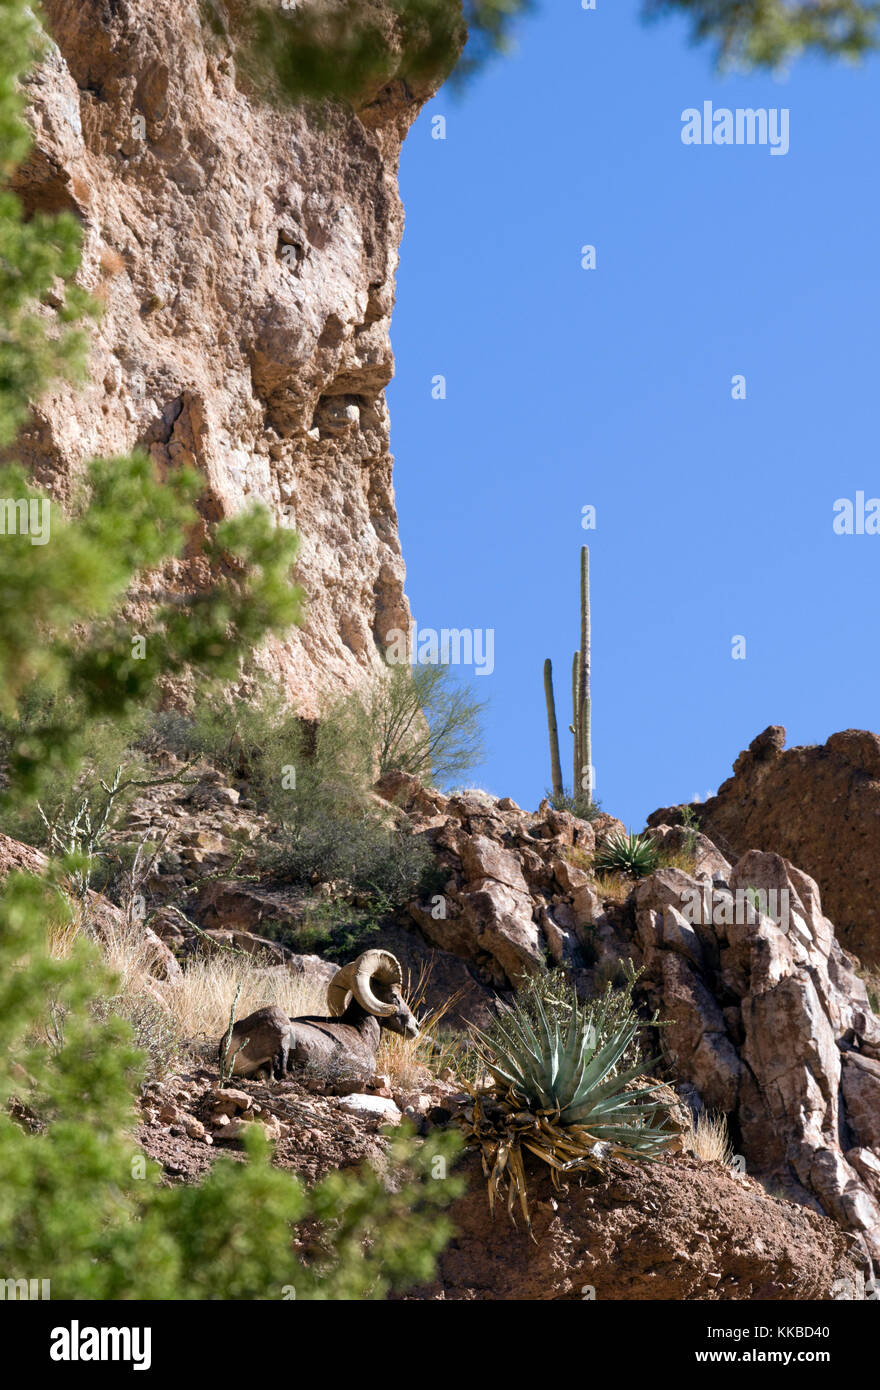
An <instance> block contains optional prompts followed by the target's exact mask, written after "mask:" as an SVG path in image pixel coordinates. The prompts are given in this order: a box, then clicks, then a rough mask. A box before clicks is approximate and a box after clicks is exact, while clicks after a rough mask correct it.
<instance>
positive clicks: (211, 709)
mask: <svg viewBox="0 0 880 1390" xmlns="http://www.w3.org/2000/svg"><path fill="white" fill-rule="evenodd" d="M377 703H379V702H378V700H377ZM154 731H155V734H156V737H157V738H158V740H159V741H160V742H161V743H162V744H163V745H164V746H170V747H172V749H173V750H174V751H175V752H177V753H178V754H180V755H182V756H186V757H197V756H203V757H205V758H207V759H208V760H209V761H210V762H212V763H213V764H214V765H215V766H217V767H220V768H223V769H224V770H225V771H227V772H228V773H230V775H233V776H236V777H240V778H243V779H245V780H246V782H247V786H248V790H249V792H250V794H251V796H253V797H254V799H255V800H256V801H257V804H258V805H259V807H260V809H261V810H262V811H264V812H265V813H266V814H267V815H268V816H269V817H270V818H271V819H272V820H273V821H274V823H275V826H276V832H275V834H274V835H273V836H272V838H270V839H267V840H264V841H262V842H261V843H260V844H259V845H258V846H256V847H255V863H256V865H257V867H259V868H260V869H261V870H263V871H264V872H266V873H269V874H272V875H274V876H276V877H278V878H279V879H284V880H286V881H288V882H292V883H298V884H303V885H307V884H311V883H313V882H316V881H321V882H327V881H332V880H342V881H343V882H345V883H346V884H349V885H351V886H352V887H354V888H356V889H360V890H363V892H364V893H366V894H367V895H369V897H370V898H371V899H372V901H373V910H372V911H371V913H370V914H368V916H369V917H370V918H372V919H373V920H375V913H376V911H377V910H379V911H381V910H385V909H387V908H390V907H391V906H393V905H394V904H396V903H398V902H401V901H403V900H405V899H406V898H407V897H409V896H411V895H412V894H413V893H414V892H415V891H416V890H417V888H418V885H419V883H420V880H421V878H422V875H423V874H424V872H425V871H426V869H427V867H428V865H429V863H430V861H431V853H430V850H429V848H428V846H427V845H426V844H425V843H424V841H422V840H420V839H419V838H418V837H417V836H413V835H412V834H410V833H409V832H408V831H401V830H398V829H397V827H396V825H395V823H394V820H393V817H392V815H391V813H390V812H388V811H386V810H385V809H384V808H383V807H382V806H381V805H380V804H379V803H377V801H376V799H375V798H374V797H373V796H372V795H371V792H370V787H371V783H372V780H373V770H374V747H375V744H374V739H375V728H374V725H373V724H372V723H371V721H370V718H369V716H368V714H367V712H366V710H365V707H364V705H363V704H362V703H361V701H360V699H359V697H357V696H348V697H346V698H344V699H341V700H338V701H336V702H334V703H333V704H332V705H331V706H329V707H328V709H327V710H326V712H325V714H324V715H323V716H322V718H321V720H320V723H319V724H317V725H313V724H309V723H306V722H304V721H303V720H301V719H299V718H298V717H297V716H296V715H295V714H294V713H292V712H291V710H290V709H289V707H286V706H285V705H284V703H283V701H282V700H281V699H280V697H279V696H278V695H277V693H276V692H275V691H274V690H273V689H272V688H271V687H270V685H269V684H268V682H267V681H266V680H264V679H261V678H258V679H257V680H256V681H255V682H254V683H253V687H252V689H251V692H250V694H249V696H248V698H246V699H242V698H240V697H239V698H236V696H235V694H234V693H233V692H232V691H231V690H213V691H208V692H202V695H201V697H200V698H199V699H198V700H197V701H196V703H195V704H194V706H193V710H192V713H191V714H190V715H187V716H181V715H177V714H172V715H160V716H159V717H158V719H157V720H156V721H155V723H154ZM356 915H357V914H355V916H356ZM319 916H320V914H318V917H319ZM312 925H313V927H314V931H313V933H312V934H313V936H314V941H315V942H316V943H318V942H322V943H326V945H327V946H328V947H333V949H334V951H335V952H336V953H337V954H338V953H339V952H340V951H343V950H344V944H345V942H346V941H347V940H359V939H360V938H361V936H362V935H365V934H366V933H367V932H368V930H369V923H368V922H366V921H359V920H358V921H355V920H352V921H350V922H348V923H346V924H338V923H337V922H336V921H335V920H334V922H333V923H332V924H326V923H324V922H322V921H320V920H317V919H316V920H315V922H314V923H313V924H312ZM331 925H332V927H333V930H331V929H330V926H331ZM337 925H339V926H340V928H341V929H340V930H339V931H337V930H335V928H336V927H337ZM310 930H311V929H310Z"/></svg>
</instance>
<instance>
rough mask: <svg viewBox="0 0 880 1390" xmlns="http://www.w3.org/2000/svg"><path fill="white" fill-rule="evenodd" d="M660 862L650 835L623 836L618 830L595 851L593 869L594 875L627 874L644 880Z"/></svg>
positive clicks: (658, 853)
mask: <svg viewBox="0 0 880 1390" xmlns="http://www.w3.org/2000/svg"><path fill="white" fill-rule="evenodd" d="M659 862H660V851H659V850H658V848H657V846H656V845H655V843H654V841H653V839H652V838H651V836H650V835H633V834H629V835H625V834H624V833H623V831H620V830H618V832H617V834H616V835H609V836H608V838H607V840H604V841H603V842H602V844H601V845H600V847H599V849H598V850H597V851H596V854H595V857H594V859H593V869H594V870H595V872H596V873H600V874H608V873H612V874H613V873H618V874H629V876H630V878H644V877H645V875H646V874H652V873H653V872H654V870H655V869H656V867H657V865H658V863H659Z"/></svg>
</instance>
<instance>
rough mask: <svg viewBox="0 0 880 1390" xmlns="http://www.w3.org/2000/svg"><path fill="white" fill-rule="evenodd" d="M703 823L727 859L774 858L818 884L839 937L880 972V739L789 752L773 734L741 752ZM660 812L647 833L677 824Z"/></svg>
mask: <svg viewBox="0 0 880 1390" xmlns="http://www.w3.org/2000/svg"><path fill="white" fill-rule="evenodd" d="M693 810H694V812H695V813H696V815H697V817H698V819H699V824H700V826H701V828H702V829H703V830H705V832H706V834H707V835H709V836H710V837H711V838H712V839H713V840H714V841H715V842H716V844H718V845H719V846H720V847H721V848H722V849H723V850H724V852H725V854H727V855H728V857H733V858H737V857H739V856H740V855H741V854H745V852H746V850H749V849H763V850H770V851H772V852H774V853H776V854H781V855H784V857H785V858H786V859H790V860H791V861H792V863H794V864H798V865H799V866H800V867H801V868H802V869H804V870H805V872H806V873H808V874H810V876H811V877H812V878H814V879H815V880H816V882H817V883H818V884H819V886H820V888H821V890H822V899H823V902H824V903H825V906H826V908H827V910H828V912H829V913H830V915H831V917H832V919H833V921H834V923H835V927H836V930H837V934H838V936H839V938H840V940H841V942H842V943H843V945H845V946H846V947H848V949H849V950H851V951H854V952H855V954H856V955H858V956H859V957H860V958H861V959H862V960H863V961H864V962H865V964H870V965H878V964H880V901H878V896H877V892H876V871H877V862H878V857H880V738H878V737H877V735H876V734H872V733H869V732H868V731H867V730H864V729H845V730H843V731H842V732H841V733H839V734H832V735H831V737H830V738H829V739H828V742H827V743H825V744H823V745H821V746H814V747H807V748H789V749H788V750H786V748H785V730H784V729H783V728H781V727H779V726H778V725H771V727H770V728H768V729H765V730H764V732H763V733H762V734H759V735H758V737H757V738H756V739H754V740H753V741H752V743H750V744H749V746H748V748H747V749H745V750H744V751H743V752H742V753H740V755H739V757H738V758H737V760H736V762H735V763H734V765H733V776H732V777H729V778H728V779H727V781H726V782H723V783H722V785H721V786H720V787H719V788H718V792H717V794H716V795H715V796H713V797H711V798H710V799H709V800H708V801H704V802H700V803H698V804H694V807H693ZM679 815H680V808H678V807H675V808H666V809H664V810H659V811H655V812H654V813H653V815H651V816H650V817H649V818H648V823H649V825H659V824H661V823H663V822H669V821H673V820H678V819H679Z"/></svg>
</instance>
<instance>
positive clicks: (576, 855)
mask: <svg viewBox="0 0 880 1390" xmlns="http://www.w3.org/2000/svg"><path fill="white" fill-rule="evenodd" d="M562 857H563V859H566V860H567V861H568V863H569V864H573V865H574V867H575V868H576V869H583V871H584V873H586V874H591V873H592V872H593V855H592V853H591V852H590V851H589V850H587V849H584V847H583V845H566V846H565V848H564V849H563V850H562Z"/></svg>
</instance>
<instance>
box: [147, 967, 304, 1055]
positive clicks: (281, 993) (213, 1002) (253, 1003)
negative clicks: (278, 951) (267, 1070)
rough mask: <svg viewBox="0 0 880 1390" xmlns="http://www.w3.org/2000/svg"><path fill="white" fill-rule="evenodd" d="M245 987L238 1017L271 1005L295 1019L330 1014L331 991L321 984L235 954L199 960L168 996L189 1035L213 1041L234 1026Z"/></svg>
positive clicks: (168, 988)
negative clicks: (231, 1015)
mask: <svg viewBox="0 0 880 1390" xmlns="http://www.w3.org/2000/svg"><path fill="white" fill-rule="evenodd" d="M239 987H240V990H241V992H240V994H239V995H238V1002H237V1004H235V1014H236V1017H237V1018H245V1017H247V1015H248V1014H250V1013H253V1011H254V1009H261V1008H263V1007H264V1006H265V1005H267V1004H277V1005H278V1007H279V1008H280V1009H283V1010H284V1012H285V1013H286V1014H288V1015H289V1016H290V1017H291V1018H296V1017H298V1016H301V1015H303V1014H326V1012H327V989H326V985H324V984H323V983H322V982H321V981H320V980H317V979H314V978H310V977H309V976H307V975H294V974H292V973H291V972H290V971H289V970H283V969H279V967H278V966H271V965H268V964H267V963H266V961H265V959H263V958H261V957H260V956H248V955H244V954H238V953H235V954H233V953H232V952H229V953H226V952H220V953H218V954H217V955H211V956H196V957H195V958H194V959H193V960H191V961H190V962H189V964H188V965H187V967H186V969H185V970H184V972H183V974H182V975H181V976H180V977H179V978H178V979H176V980H174V981H172V982H170V984H165V985H164V986H163V992H164V993H165V995H166V997H167V999H168V1002H169V1004H170V1006H171V1010H172V1012H173V1013H174V1015H175V1017H176V1018H177V1019H178V1020H179V1022H180V1028H181V1031H182V1033H183V1035H184V1036H185V1037H187V1038H191V1039H193V1040H194V1041H198V1042H205V1041H210V1042H213V1041H215V1040H216V1039H218V1038H219V1037H220V1035H221V1033H223V1032H224V1030H225V1029H226V1028H228V1026H229V1012H230V1010H231V1008H232V1006H233V1004H234V1003H235V997H236V992H237V991H238V990H239Z"/></svg>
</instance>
